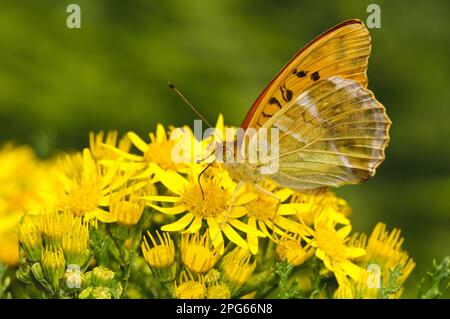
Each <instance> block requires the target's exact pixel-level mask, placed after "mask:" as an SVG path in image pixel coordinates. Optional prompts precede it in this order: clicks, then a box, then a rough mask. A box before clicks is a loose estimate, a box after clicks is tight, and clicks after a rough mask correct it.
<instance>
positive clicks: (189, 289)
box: [174, 271, 206, 299]
mask: <svg viewBox="0 0 450 319" xmlns="http://www.w3.org/2000/svg"><path fill="white" fill-rule="evenodd" d="M174 291H175V296H176V297H177V298H178V299H204V298H205V297H206V285H205V283H204V280H203V277H201V276H198V279H197V280H195V279H194V276H192V274H190V273H189V274H186V272H184V271H183V272H182V273H181V275H180V283H179V284H178V285H177V284H176V283H174Z"/></svg>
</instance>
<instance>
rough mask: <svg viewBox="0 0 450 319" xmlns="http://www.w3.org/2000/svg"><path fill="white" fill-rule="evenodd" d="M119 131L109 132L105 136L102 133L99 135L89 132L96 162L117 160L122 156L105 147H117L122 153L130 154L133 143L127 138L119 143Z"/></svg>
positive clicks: (90, 146)
mask: <svg viewBox="0 0 450 319" xmlns="http://www.w3.org/2000/svg"><path fill="white" fill-rule="evenodd" d="M117 139H118V134H117V131H108V132H107V133H106V136H105V134H104V133H103V131H100V132H99V133H97V134H94V132H89V148H90V150H91V154H92V157H93V158H94V159H95V160H117V159H119V157H120V155H118V154H117V152H114V151H113V150H111V149H110V148H108V147H105V146H104V145H108V146H109V147H116V148H117V149H119V150H121V151H122V152H125V153H128V152H129V151H130V149H131V141H130V139H129V138H128V137H127V136H124V137H122V138H121V139H120V140H119V141H118V140H117Z"/></svg>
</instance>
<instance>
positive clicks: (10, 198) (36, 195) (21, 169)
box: [0, 143, 58, 266]
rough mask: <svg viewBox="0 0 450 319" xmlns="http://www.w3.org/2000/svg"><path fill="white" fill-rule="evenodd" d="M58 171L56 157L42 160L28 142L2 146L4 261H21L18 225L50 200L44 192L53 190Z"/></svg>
mask: <svg viewBox="0 0 450 319" xmlns="http://www.w3.org/2000/svg"><path fill="white" fill-rule="evenodd" d="M57 172H58V168H57V166H56V165H54V162H53V161H50V160H49V161H39V160H38V159H37V157H36V155H35V154H34V152H33V150H32V149H31V148H29V147H28V146H14V145H13V144H9V143H7V144H6V145H4V146H2V147H0V262H1V263H5V264H7V265H11V266H14V265H17V264H18V263H19V254H18V251H19V249H18V234H17V233H16V228H17V226H18V224H19V221H20V220H21V218H22V217H23V216H24V215H26V214H27V213H30V214H31V213H35V212H36V211H38V210H39V209H40V208H41V207H43V206H45V205H48V204H50V203H51V201H49V200H47V198H46V197H44V196H42V194H41V193H42V192H53V191H54V187H55V185H56V176H57Z"/></svg>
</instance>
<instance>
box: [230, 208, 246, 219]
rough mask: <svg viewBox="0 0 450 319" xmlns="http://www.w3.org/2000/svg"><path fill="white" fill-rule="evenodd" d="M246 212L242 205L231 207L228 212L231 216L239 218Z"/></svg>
mask: <svg viewBox="0 0 450 319" xmlns="http://www.w3.org/2000/svg"><path fill="white" fill-rule="evenodd" d="M246 214H247V209H246V208H245V207H243V206H237V207H233V208H232V209H231V212H230V217H231V218H241V217H242V216H245V215H246Z"/></svg>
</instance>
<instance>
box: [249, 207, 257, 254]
mask: <svg viewBox="0 0 450 319" xmlns="http://www.w3.org/2000/svg"><path fill="white" fill-rule="evenodd" d="M248 225H249V226H250V227H252V228H256V218H255V217H253V216H252V217H249V219H248ZM247 242H248V248H249V249H250V252H251V253H252V254H253V255H256V254H257V253H258V248H259V247H258V236H256V235H253V234H250V233H247Z"/></svg>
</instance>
